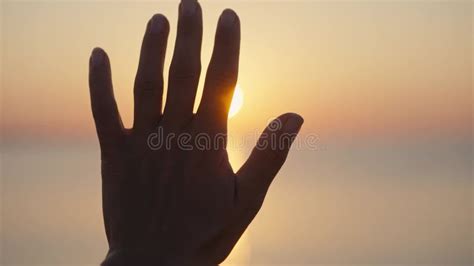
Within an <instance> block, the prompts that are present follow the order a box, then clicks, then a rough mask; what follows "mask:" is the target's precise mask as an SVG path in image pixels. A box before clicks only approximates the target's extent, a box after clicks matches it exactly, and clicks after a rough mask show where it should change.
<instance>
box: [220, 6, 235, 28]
mask: <svg viewBox="0 0 474 266" xmlns="http://www.w3.org/2000/svg"><path fill="white" fill-rule="evenodd" d="M236 18H237V15H236V14H235V12H234V11H233V10H232V9H226V10H224V11H223V12H222V15H221V17H220V19H219V20H220V23H221V24H222V26H224V27H230V26H232V25H234V23H235V19H236Z"/></svg>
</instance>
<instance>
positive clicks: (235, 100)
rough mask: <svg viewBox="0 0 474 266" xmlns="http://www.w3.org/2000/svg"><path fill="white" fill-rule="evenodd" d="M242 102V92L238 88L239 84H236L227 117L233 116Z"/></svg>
mask: <svg viewBox="0 0 474 266" xmlns="http://www.w3.org/2000/svg"><path fill="white" fill-rule="evenodd" d="M243 104H244V92H243V91H242V89H241V88H240V85H238V84H237V86H236V87H235V90H234V96H233V97H232V103H231V104H230V109H229V118H232V117H233V116H235V115H236V114H237V113H238V112H239V111H240V108H242V105H243Z"/></svg>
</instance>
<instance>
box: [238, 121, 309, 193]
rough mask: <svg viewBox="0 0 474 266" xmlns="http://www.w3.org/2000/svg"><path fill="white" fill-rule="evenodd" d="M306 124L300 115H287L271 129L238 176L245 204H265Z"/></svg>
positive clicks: (267, 129) (265, 133)
mask: <svg viewBox="0 0 474 266" xmlns="http://www.w3.org/2000/svg"><path fill="white" fill-rule="evenodd" d="M303 122H304V120H303V118H302V117H301V116H299V115H298V114H294V113H286V114H283V115H281V116H279V117H278V118H276V119H274V120H273V121H272V122H271V123H270V124H269V125H268V126H267V128H266V129H265V130H264V131H263V133H262V135H261V136H260V138H259V140H258V142H257V145H256V147H255V148H254V149H253V151H252V153H251V154H250V157H249V158H248V159H247V161H246V162H245V163H244V165H243V166H242V167H241V168H240V169H239V171H238V172H237V177H238V191H239V195H238V197H239V198H240V199H242V200H244V201H245V200H246V199H248V200H253V199H256V198H255V197H257V198H258V199H261V200H263V197H264V196H265V194H266V192H267V190H268V187H269V186H270V184H271V182H272V180H273V178H274V177H275V175H276V174H277V173H278V171H279V170H280V168H281V166H282V165H283V163H284V162H285V160H286V157H287V155H288V152H289V150H290V146H291V144H292V143H293V141H294V139H295V138H296V135H297V134H298V132H299V130H300V128H301V126H302V125H303Z"/></svg>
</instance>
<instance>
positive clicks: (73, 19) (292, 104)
mask: <svg viewBox="0 0 474 266" xmlns="http://www.w3.org/2000/svg"><path fill="white" fill-rule="evenodd" d="M201 4H202V7H203V12H204V37H203V41H204V43H203V49H202V64H203V70H205V69H206V67H207V63H208V61H209V57H210V53H211V51H212V43H213V36H214V32H215V27H216V22H217V19H218V16H219V14H220V12H221V11H222V10H223V9H224V8H225V7H232V8H233V9H235V11H236V12H237V13H238V14H239V16H240V18H241V21H242V48H241V61H240V73H239V84H240V86H241V87H242V89H243V91H244V93H245V102H244V105H243V108H242V110H241V112H240V113H239V115H238V116H236V117H235V118H234V119H233V120H232V121H231V123H232V126H233V128H234V129H236V130H242V131H246V130H253V129H255V128H258V129H259V130H260V128H262V127H263V126H264V125H265V123H266V122H267V121H268V120H269V119H270V118H271V117H275V116H277V115H278V114H280V113H282V112H285V111H294V112H299V113H301V114H302V115H303V116H304V117H305V118H306V124H305V127H304V130H305V132H309V131H311V132H316V131H317V132H318V133H319V134H323V135H327V136H328V137H329V136H336V135H337V136H339V135H342V136H344V135H351V136H352V135H358V134H364V135H366V134H369V135H373V134H376V135H377V134H378V135H386V134H389V135H392V134H403V133H405V134H413V133H414V134H419V133H422V134H426V132H427V131H436V132H441V131H443V133H456V134H457V133H464V134H467V132H468V131H469V130H470V123H469V121H470V119H471V110H472V109H471V86H472V85H471V75H472V69H471V61H472V57H471V49H472V34H471V31H472V29H471V19H472V18H471V12H472V8H471V5H470V3H469V2H468V1H466V2H458V3H453V2H452V1H449V2H445V3H431V2H425V1H417V2H414V3H411V2H410V1H390V2H382V1H381V2H380V3H379V2H370V3H366V2H362V1H349V2H336V3H329V2H317V3H316V2H310V1H301V2H296V3H292V2H287V1H276V2H269V1H263V2H256V3H252V4H250V2H248V1H233V2H221V1H202V3H201ZM158 12H159V13H163V14H164V15H166V16H167V18H168V19H169V21H170V24H171V32H170V38H169V42H168V53H167V61H166V65H167V66H168V65H169V62H170V59H171V56H172V47H173V44H174V39H175V33H176V21H177V4H176V3H175V1H165V2H163V1H147V2H140V3H138V4H137V3H132V2H120V3H114V4H112V3H110V2H102V1H101V2H94V1H87V2H72V3H69V2H66V1H59V2H55V1H35V2H32V3H23V2H20V3H18V2H17V1H6V2H5V3H3V13H2V23H3V27H2V29H3V36H2V37H3V41H2V45H3V57H2V66H3V86H2V87H3V95H2V96H3V102H2V103H3V104H2V111H3V112H2V113H3V119H2V130H3V133H4V135H5V136H6V137H10V136H15V137H19V136H22V135H26V136H30V135H35V136H37V137H38V136H40V137H46V138H55V137H61V138H69V137H72V138H75V137H76V136H87V137H93V136H94V131H93V124H92V123H91V121H92V120H91V114H90V111H89V96H88V86H87V71H88V69H87V64H88V57H89V54H90V52H91V50H92V49H93V48H94V47H95V46H100V47H102V48H104V49H105V50H106V51H107V52H108V53H109V56H110V58H111V62H112V73H113V80H114V85H115V93H116V98H117V101H118V103H119V107H120V110H121V113H122V117H123V120H124V122H125V124H126V125H131V117H132V116H133V114H132V112H133V108H132V103H133V101H132V100H133V97H132V85H133V80H134V76H135V73H136V69H137V64H138V55H139V49H140V43H141V38H142V36H143V33H144V29H145V25H146V23H147V20H148V19H149V18H150V17H151V16H152V15H153V14H154V13H158ZM165 76H167V73H165ZM202 76H204V73H203V75H202ZM201 86H202V82H201ZM196 106H197V105H196Z"/></svg>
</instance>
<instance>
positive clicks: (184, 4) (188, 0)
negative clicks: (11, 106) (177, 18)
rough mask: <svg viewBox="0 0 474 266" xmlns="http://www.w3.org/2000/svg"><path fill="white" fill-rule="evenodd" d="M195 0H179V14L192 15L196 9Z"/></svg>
mask: <svg viewBox="0 0 474 266" xmlns="http://www.w3.org/2000/svg"><path fill="white" fill-rule="evenodd" d="M196 6H197V2H196V0H182V1H181V15H182V16H192V15H194V12H195V11H196Z"/></svg>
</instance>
